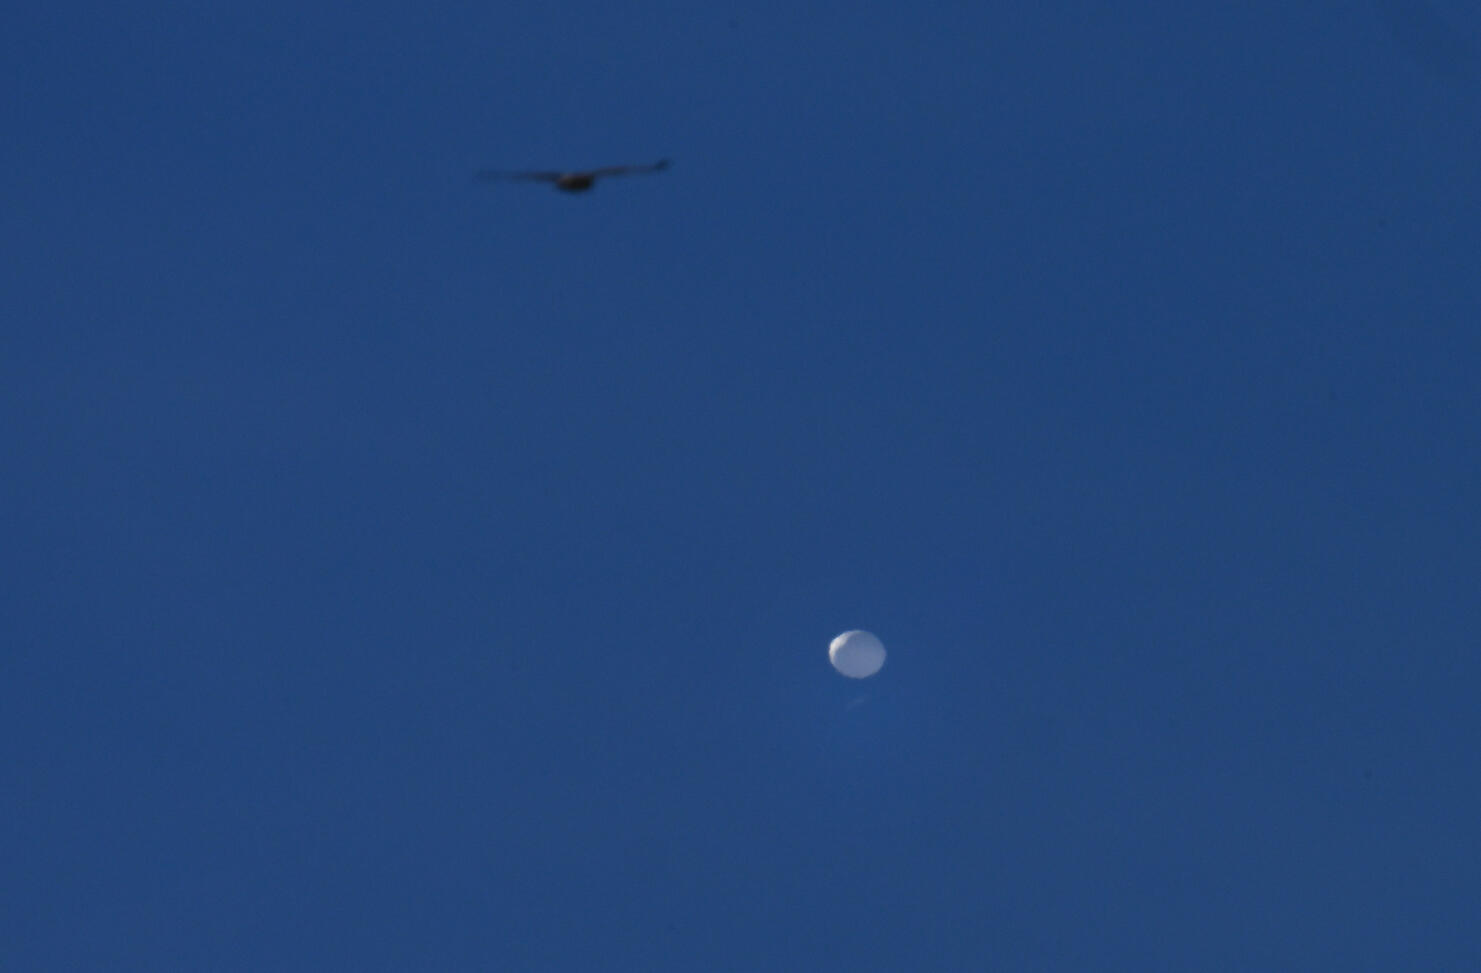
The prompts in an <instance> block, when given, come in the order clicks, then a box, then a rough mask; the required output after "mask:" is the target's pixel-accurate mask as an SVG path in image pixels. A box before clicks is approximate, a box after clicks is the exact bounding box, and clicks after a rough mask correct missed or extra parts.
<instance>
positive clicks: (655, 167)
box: [589, 159, 672, 177]
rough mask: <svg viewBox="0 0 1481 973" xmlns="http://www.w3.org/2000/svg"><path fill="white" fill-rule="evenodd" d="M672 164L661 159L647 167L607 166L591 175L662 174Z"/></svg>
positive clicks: (594, 170) (595, 170) (592, 171)
mask: <svg viewBox="0 0 1481 973" xmlns="http://www.w3.org/2000/svg"><path fill="white" fill-rule="evenodd" d="M671 164H672V163H671V162H670V161H669V160H668V159H659V160H658V161H657V162H655V163H653V164H652V165H646V166H605V167H603V168H601V169H593V170H591V172H590V173H589V175H591V176H593V177H596V176H626V175H629V174H631V173H635V172H662V171H663V170H665V169H667V168H668V167H669V166H670V165H671Z"/></svg>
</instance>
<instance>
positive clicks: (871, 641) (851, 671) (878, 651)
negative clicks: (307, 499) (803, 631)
mask: <svg viewBox="0 0 1481 973" xmlns="http://www.w3.org/2000/svg"><path fill="white" fill-rule="evenodd" d="M828 661H829V662H831V663H833V668H835V669H837V670H838V671H839V672H841V673H843V674H844V675H845V676H848V677H849V678H850V679H867V678H868V677H870V676H872V675H874V674H875V673H876V672H878V671H879V668H880V666H882V665H884V643H883V642H881V641H880V640H879V639H877V638H875V637H874V636H873V635H872V634H870V633H869V632H860V631H857V630H855V631H852V632H844V633H843V634H842V635H840V636H838V638H836V639H834V640H833V641H832V643H831V644H829V646H828Z"/></svg>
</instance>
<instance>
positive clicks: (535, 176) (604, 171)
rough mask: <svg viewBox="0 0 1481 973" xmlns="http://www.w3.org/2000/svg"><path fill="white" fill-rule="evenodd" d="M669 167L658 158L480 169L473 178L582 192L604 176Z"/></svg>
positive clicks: (664, 161) (564, 191)
mask: <svg viewBox="0 0 1481 973" xmlns="http://www.w3.org/2000/svg"><path fill="white" fill-rule="evenodd" d="M668 167H669V160H668V159H659V160H658V161H657V162H655V163H653V164H652V165H646V166H604V167H602V168H600V169H574V170H570V171H567V172H557V171H547V170H540V169H534V170H523V171H514V172H506V171H504V170H502V169H480V170H479V171H478V172H476V173H474V178H476V179H478V180H480V181H482V182H501V181H506V180H508V181H514V182H548V183H550V184H551V185H553V186H555V188H556V189H559V190H560V191H561V192H563V193H584V192H586V191H587V190H588V189H590V188H591V187H592V186H593V185H595V184H596V181H597V180H598V179H602V178H604V177H606V176H626V175H631V174H633V173H639V172H662V171H663V170H665V169H667V168H668Z"/></svg>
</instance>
